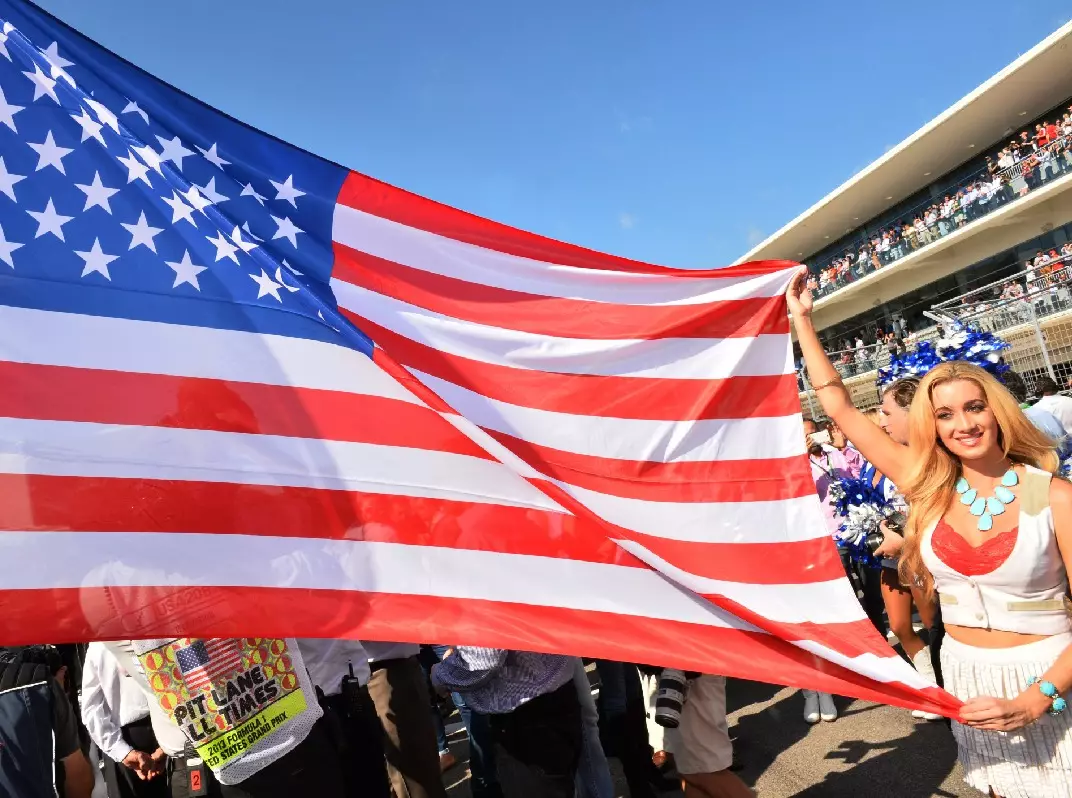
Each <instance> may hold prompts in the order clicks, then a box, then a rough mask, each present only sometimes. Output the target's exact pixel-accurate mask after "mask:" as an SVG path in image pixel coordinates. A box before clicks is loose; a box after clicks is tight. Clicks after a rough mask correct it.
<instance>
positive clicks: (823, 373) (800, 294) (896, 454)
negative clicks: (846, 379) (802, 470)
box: [785, 269, 911, 485]
mask: <svg viewBox="0 0 1072 798" xmlns="http://www.w3.org/2000/svg"><path fill="white" fill-rule="evenodd" d="M805 272H806V269H801V271H800V273H799V274H797V275H796V277H794V278H793V281H792V282H791V283H790V284H789V288H788V289H787V290H786V292H785V298H786V301H787V302H788V303H789V312H790V313H792V314H793V325H794V326H795V328H796V331H797V343H799V344H800V351H801V353H802V354H803V355H804V365H805V366H807V369H808V376H809V378H810V379H811V385H812V388H813V390H814V391H815V393H816V395H817V396H818V397H819V402H820V404H822V406H823V410H824V411H826V414H827V415H828V416H830V418H831V419H833V421H834V423H835V424H837V425H838V427H840V428H841V431H842V432H844V433H845V437H846V438H848V439H849V441H851V442H852V445H853V446H855V447H856V448H857V449H859V450H860V453H861V454H862V455H863V456H864V457H866V458H867V459H868V461H869V462H870V463H871V464H872V465H873V466H875V468H877V469H878V470H879V471H881V472H882V473H883V474H885V475H886V476H887V477H889V478H890V479H891V480H892V481H893V483H894V484H895V485H899V484H901V480H903V479H904V478H905V477H906V476H907V474H908V469H909V466H910V463H911V458H910V457H909V454H908V447H906V446H901V445H899V444H897V443H894V441H893V440H892V439H891V438H890V437H889V436H888V435H887V434H886V433H885V432H883V431H882V429H881V428H880V427H878V426H876V425H875V424H874V423H873V422H872V421H871V420H870V419H868V418H867V416H865V415H864V414H863V413H861V412H860V411H859V410H857V409H856V407H855V406H854V405H853V403H852V399H851V398H850V397H849V392H848V390H847V389H846V388H845V384H844V383H843V382H842V381H841V375H840V374H838V372H837V369H835V368H834V364H833V363H831V362H830V358H828V357H827V356H826V352H824V351H823V345H822V344H821V343H820V342H819V335H818V333H816V332H815V327H814V325H813V324H812V320H811V310H812V299H811V292H810V291H808V290H807V289H806V288H805V287H804V274H805Z"/></svg>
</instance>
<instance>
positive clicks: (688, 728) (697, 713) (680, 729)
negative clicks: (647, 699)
mask: <svg viewBox="0 0 1072 798" xmlns="http://www.w3.org/2000/svg"><path fill="white" fill-rule="evenodd" d="M671 675H672V676H671ZM668 677H671V678H677V680H678V684H679V685H680V686H679V687H676V688H673V689H672V692H676V693H677V694H678V695H680V696H681V697H682V699H681V701H680V702H678V703H677V704H676V711H675V714H676V713H678V712H679V713H680V718H679V721H678V723H677V725H676V726H674V727H671V728H668V729H667V732H666V737H667V744H668V746H669V747H670V749H671V750H672V751H673V752H674V757H675V761H676V763H677V772H678V774H679V775H680V776H681V781H682V789H683V790H684V792H685V798H753V796H754V795H755V793H754V792H752V790H750V789H749V788H748V786H747V785H746V784H745V783H744V782H743V781H741V780H740V779H739V778H738V777H737V776H736V775H735V774H734V773H732V772H731V771H730V766H731V765H732V764H733V743H732V742H731V741H730V733H729V724H728V723H727V721H726V677H725V676H710V675H708V674H698V675H696V676H695V678H690V679H688V680H687V685H686V684H685V681H686V680H685V674H684V673H683V672H682V671H673V670H671V669H666V670H664V671H663V675H662V678H661V679H660V693H662V692H663V687H662V684H661V683H662V682H665V681H667V680H668ZM656 711H657V713H658V712H659V710H658V709H657V710H656ZM656 720H659V715H658V714H657V715H656Z"/></svg>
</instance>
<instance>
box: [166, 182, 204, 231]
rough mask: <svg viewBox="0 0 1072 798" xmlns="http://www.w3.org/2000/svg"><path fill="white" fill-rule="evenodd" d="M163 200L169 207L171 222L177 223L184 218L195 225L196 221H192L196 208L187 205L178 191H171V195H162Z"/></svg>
mask: <svg viewBox="0 0 1072 798" xmlns="http://www.w3.org/2000/svg"><path fill="white" fill-rule="evenodd" d="M163 200H164V202H166V203H167V204H168V205H169V206H170V207H171V223H172V224H178V223H179V222H180V221H182V220H183V219H185V220H186V221H188V222H189V223H190V224H192V225H193V226H194V227H197V222H195V221H194V211H195V210H197V209H196V208H193V207H191V206H190V205H187V204H186V201H185V200H183V198H182V195H180V194H179V192H177V191H172V192H171V197H164V198H163Z"/></svg>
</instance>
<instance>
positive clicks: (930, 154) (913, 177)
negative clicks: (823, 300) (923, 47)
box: [740, 22, 1072, 261]
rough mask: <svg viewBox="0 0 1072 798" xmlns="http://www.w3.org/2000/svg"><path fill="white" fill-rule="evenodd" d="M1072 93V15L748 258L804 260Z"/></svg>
mask: <svg viewBox="0 0 1072 798" xmlns="http://www.w3.org/2000/svg"><path fill="white" fill-rule="evenodd" d="M1070 95H1072V22H1069V23H1067V24H1065V25H1063V26H1062V27H1061V28H1060V29H1059V30H1057V31H1056V32H1054V33H1053V34H1052V35H1050V36H1048V37H1046V38H1045V39H1044V40H1043V41H1041V42H1040V43H1039V44H1037V45H1036V46H1035V47H1033V48H1032V49H1031V50H1030V51H1029V52H1027V53H1025V54H1024V55H1022V56H1020V57H1019V58H1017V59H1016V60H1015V61H1014V62H1012V63H1011V64H1009V66H1007V67H1005V68H1004V69H1003V70H1001V71H1000V72H999V73H998V74H996V75H994V76H993V77H992V78H990V79H989V80H988V81H986V82H985V83H983V84H982V85H981V86H979V87H978V88H977V89H975V91H973V92H971V93H970V94H968V95H967V96H966V97H964V98H963V99H962V100H960V101H959V102H958V103H956V104H955V105H953V106H952V107H951V108H949V109H948V110H946V111H945V112H943V113H942V114H940V115H939V116H937V117H936V118H935V119H933V120H931V121H930V122H928V123H927V124H926V125H924V126H923V127H922V128H920V129H919V130H918V131H916V132H915V133H914V134H912V135H911V136H909V137H908V138H907V139H905V140H904V141H902V142H901V143H900V144H898V145H897V146H896V147H894V148H892V149H891V150H889V151H888V152H887V153H886V154H885V155H883V156H882V157H881V158H879V159H878V160H876V161H875V162H874V163H872V164H871V165H870V166H868V167H867V168H866V169H864V170H862V171H861V172H859V173H857V174H856V175H854V176H853V177H852V178H850V179H849V180H847V181H846V182H845V183H843V184H842V185H841V186H839V187H838V188H836V189H835V190H834V191H832V192H830V194H828V195H827V196H826V197H824V198H823V199H821V200H819V202H817V203H815V205H813V206H812V207H810V208H808V210H806V211H804V213H802V214H800V215H799V216H797V217H796V218H795V219H793V220H792V221H791V222H789V223H788V224H787V225H785V226H784V227H782V229H780V230H779V231H778V232H776V233H774V234H773V235H771V236H769V237H768V238H767V239H766V240H764V241H763V242H761V243H760V244H759V245H758V246H756V247H754V248H753V249H751V250H750V251H749V252H747V253H745V255H744V256H743V257H742V258H741V259H740V260H741V261H748V260H763V259H767V258H785V259H790V260H801V259H805V258H807V257H810V256H811V255H813V254H814V253H815V252H818V251H819V250H821V249H822V248H823V247H825V246H827V245H828V244H830V243H831V242H832V241H836V240H837V239H838V238H841V237H842V236H844V235H845V234H846V233H847V232H849V231H851V230H852V229H855V228H857V227H859V226H860V223H861V222H866V221H867V220H868V219H871V218H873V217H875V216H877V215H878V214H880V213H882V212H883V211H884V210H886V209H887V208H890V207H892V206H893V205H895V204H896V203H898V202H900V201H901V200H903V199H904V198H905V197H907V196H909V195H911V194H913V193H914V192H916V191H918V190H919V189H920V188H922V187H924V186H926V185H927V184H928V183H930V182H931V181H933V180H936V179H938V178H939V177H941V176H942V175H943V174H945V173H946V172H948V171H950V170H951V169H954V168H956V167H957V166H959V165H960V164H962V163H964V162H965V161H967V160H968V159H970V158H971V157H972V156H973V155H974V154H975V153H977V152H982V151H983V148H988V147H990V146H991V145H992V144H994V143H997V142H1000V141H1001V140H1002V139H1003V138H1007V137H1010V136H1011V135H1012V134H1013V133H1014V132H1016V131H1018V130H1019V126H1020V124H1021V123H1026V122H1029V121H1030V120H1032V119H1034V118H1036V117H1037V116H1039V115H1040V114H1043V113H1045V112H1046V111H1048V110H1049V109H1050V108H1053V107H1054V106H1055V105H1057V104H1058V103H1060V102H1062V101H1063V100H1065V99H1066V98H1068V97H1069V96H1070Z"/></svg>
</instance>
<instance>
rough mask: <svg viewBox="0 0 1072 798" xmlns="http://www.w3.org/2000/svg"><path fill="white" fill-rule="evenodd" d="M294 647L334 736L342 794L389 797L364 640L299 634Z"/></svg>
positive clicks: (352, 797)
mask: <svg viewBox="0 0 1072 798" xmlns="http://www.w3.org/2000/svg"><path fill="white" fill-rule="evenodd" d="M298 650H300V651H301V653H302V659H304V660H305V666H306V668H307V669H308V670H309V678H310V679H311V680H312V682H313V684H314V685H315V686H316V690H317V695H318V697H319V698H320V705H321V707H323V709H324V718H325V720H326V721H327V726H328V728H329V730H330V731H331V734H332V736H333V737H335V738H336V740H335V742H336V745H337V747H338V749H339V758H340V761H341V763H342V766H343V768H342V769H343V781H344V784H345V787H346V798H391V783H390V781H389V780H388V778H387V763H386V761H385V759H384V752H383V737H384V734H383V726H382V725H381V724H380V719H379V717H378V716H377V714H376V706H375V704H373V703H372V698H371V697H370V696H369V691H368V682H369V676H370V674H371V671H370V669H369V663H368V653H367V652H366V651H365V648H364V646H362V645H361V643H360V641H358V640H328V639H317V638H300V639H299V640H298Z"/></svg>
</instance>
